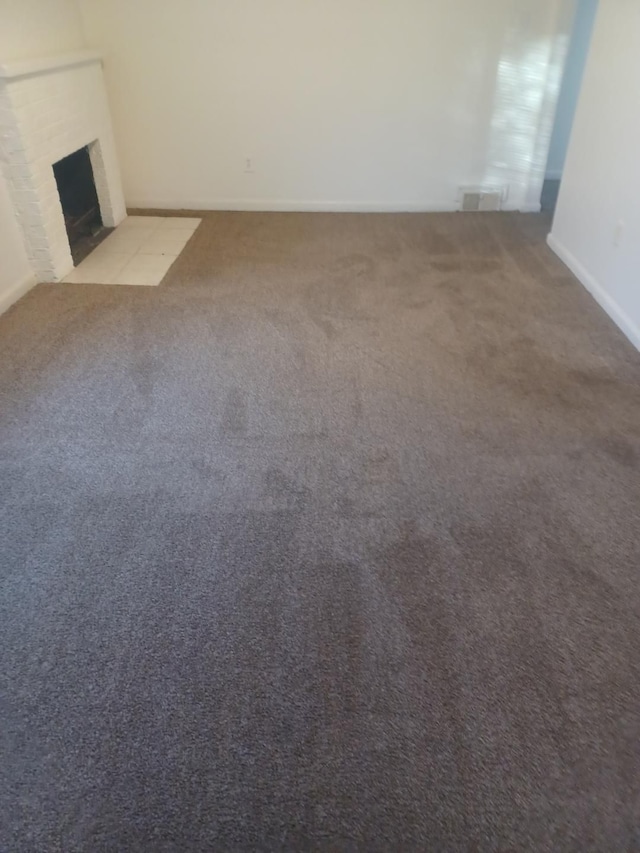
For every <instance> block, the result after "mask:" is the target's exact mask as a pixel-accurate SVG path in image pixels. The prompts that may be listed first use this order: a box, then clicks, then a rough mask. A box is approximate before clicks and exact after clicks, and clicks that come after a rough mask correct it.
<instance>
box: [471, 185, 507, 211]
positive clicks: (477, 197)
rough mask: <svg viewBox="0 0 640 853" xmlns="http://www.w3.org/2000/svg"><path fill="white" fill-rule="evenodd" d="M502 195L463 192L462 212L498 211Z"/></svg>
mask: <svg viewBox="0 0 640 853" xmlns="http://www.w3.org/2000/svg"><path fill="white" fill-rule="evenodd" d="M501 207H502V193H501V192H499V191H498V190H496V191H495V192H465V193H463V195H462V210H464V211H467V212H477V211H487V210H500V209H501Z"/></svg>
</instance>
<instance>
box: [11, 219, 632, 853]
mask: <svg viewBox="0 0 640 853" xmlns="http://www.w3.org/2000/svg"><path fill="white" fill-rule="evenodd" d="M548 227H549V222H548V220H547V219H546V218H545V217H544V216H520V215H502V214H495V215H486V216H482V215H477V216H474V215H468V216H465V215H461V214H459V215H379V216H375V215H371V216H369V215H360V216H358V215H353V216H351V215H314V214H310V215H301V214H234V213H228V214H211V215H207V216H206V218H205V219H204V222H203V224H202V225H201V226H200V228H199V230H198V231H197V232H196V234H195V235H194V237H193V238H192V240H191V242H190V243H189V245H188V246H187V249H186V250H185V252H184V253H183V255H182V256H181V257H180V258H179V260H178V262H177V263H176V265H175V266H174V267H173V269H172V270H171V272H170V273H169V276H168V278H167V279H166V280H165V282H164V284H162V285H161V286H160V287H159V288H129V287H117V286H112V287H108V286H93V285H75V284H62V285H41V286H39V287H37V288H36V289H35V290H33V291H32V292H31V293H29V294H28V295H27V296H26V297H25V298H24V299H23V300H22V301H21V302H20V303H19V304H18V305H16V306H15V307H14V308H13V309H12V310H11V311H9V312H8V313H7V314H6V315H4V316H3V317H2V318H1V319H0V378H1V386H0V389H1V394H2V397H1V403H2V432H1V435H2V444H1V452H2V456H1V459H2V470H1V475H2V491H1V504H2V505H1V510H2V514H1V530H0V535H1V546H0V547H1V549H2V551H1V556H2V567H3V576H2V588H1V594H2V599H1V608H2V609H1V611H0V642H1V648H2V678H3V681H2V685H1V686H2V693H3V697H4V698H3V711H2V725H3V738H4V745H3V757H2V760H1V762H0V764H1V767H0V773H1V776H2V780H1V783H0V785H1V794H2V803H3V809H2V821H3V824H2V830H1V834H0V848H1V849H2V850H6V851H12V853H22V851H37V853H41V852H42V851H64V853H70V851H90V852H91V853H95V851H153V853H162V851H213V850H215V851H254V850H265V851H266V850H269V851H271V850H274V851H275V850H287V851H294V850H295V851H302V850H321V851H394V853H395V851H427V850H428V851H520V850H531V851H559V850H562V851H565V850H566V851H580V853H585V851H631V850H638V849H640V354H638V353H637V352H636V351H635V350H634V349H633V348H632V347H631V345H630V344H629V343H627V342H626V340H625V339H624V338H623V337H622V335H621V334H620V333H619V332H618V331H617V330H616V329H615V327H614V326H613V325H612V323H611V322H610V321H609V319H608V318H607V317H606V316H605V315H604V314H603V313H602V312H601V310H600V309H599V308H598V307H597V306H596V304H595V303H594V302H593V301H592V300H591V298H590V297H589V296H588V295H587V293H586V292H585V291H584V290H583V289H582V287H581V286H580V285H579V284H577V282H575V280H573V279H572V278H571V276H570V275H569V274H568V272H567V271H566V269H565V268H564V267H563V266H562V265H561V264H560V262H559V261H558V260H557V259H556V258H555V257H554V256H553V255H552V254H551V252H550V250H548V249H547V247H546V246H545V243H544V237H545V235H546V232H547V230H548Z"/></svg>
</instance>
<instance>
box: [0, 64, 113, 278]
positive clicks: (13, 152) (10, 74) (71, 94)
mask: <svg viewBox="0 0 640 853" xmlns="http://www.w3.org/2000/svg"><path fill="white" fill-rule="evenodd" d="M0 165H1V166H2V170H3V172H4V174H5V177H6V180H7V185H8V187H9V192H10V193H11V197H12V200H13V203H14V207H15V211H16V216H17V219H18V221H19V223H20V226H21V229H22V234H23V237H24V241H25V246H26V248H27V252H28V255H29V260H30V261H31V265H32V267H33V271H34V274H35V277H36V278H37V280H38V281H60V280H61V279H63V278H64V277H65V276H66V275H67V274H68V273H70V272H71V270H72V269H73V267H74V265H75V264H78V263H79V262H80V260H82V258H83V257H84V255H86V254H88V252H89V251H90V250H91V248H93V245H95V243H96V241H97V242H99V241H100V239H101V238H102V237H104V236H106V233H108V232H105V231H104V230H103V226H107V227H109V228H113V227H115V226H116V225H118V224H119V223H120V222H121V221H122V220H123V219H124V217H125V216H126V209H125V205H124V197H123V194H122V186H121V183H120V172H119V169H118V160H117V155H116V150H115V142H114V139H113V132H112V129H111V118H110V116H109V108H108V105H107V98H106V92H105V88H104V80H103V74H102V61H101V58H100V56H99V54H97V53H94V52H92V51H80V52H78V53H74V54H63V55H57V56H53V57H43V58H41V59H30V60H26V61H21V62H15V63H10V64H8V65H2V64H0Z"/></svg>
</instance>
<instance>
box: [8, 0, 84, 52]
mask: <svg viewBox="0 0 640 853" xmlns="http://www.w3.org/2000/svg"><path fill="white" fill-rule="evenodd" d="M83 45H84V35H83V32H82V20H81V17H80V13H79V11H78V8H77V6H76V4H75V3H74V2H73V0H0V63H3V62H9V61H10V60H19V59H32V58H35V57H38V56H47V55H49V54H54V53H64V52H65V51H69V50H76V49H77V48H78V47H81V46H83Z"/></svg>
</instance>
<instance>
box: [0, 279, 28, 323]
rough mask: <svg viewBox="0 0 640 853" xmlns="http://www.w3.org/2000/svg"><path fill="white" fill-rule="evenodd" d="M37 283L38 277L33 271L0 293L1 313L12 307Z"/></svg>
mask: <svg viewBox="0 0 640 853" xmlns="http://www.w3.org/2000/svg"><path fill="white" fill-rule="evenodd" d="M35 284H37V281H36V277H35V275H33V273H29V275H27V276H25V278H23V279H22V280H21V281H18V282H16V283H15V284H12V285H11V287H9V288H8V289H7V290H5V291H4V293H0V314H4V312H5V311H6V310H7V309H9V308H11V306H12V305H13V304H14V303H15V302H17V301H18V299H20V297H22V296H24V295H25V293H27V291H29V290H31V288H32V287H33V286H34V285H35Z"/></svg>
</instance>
